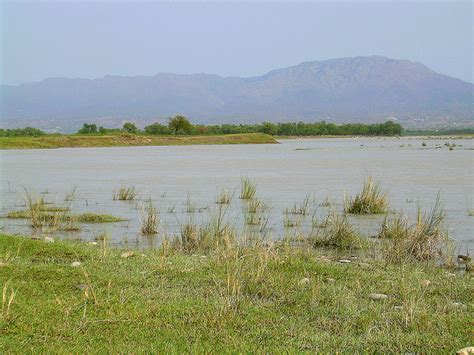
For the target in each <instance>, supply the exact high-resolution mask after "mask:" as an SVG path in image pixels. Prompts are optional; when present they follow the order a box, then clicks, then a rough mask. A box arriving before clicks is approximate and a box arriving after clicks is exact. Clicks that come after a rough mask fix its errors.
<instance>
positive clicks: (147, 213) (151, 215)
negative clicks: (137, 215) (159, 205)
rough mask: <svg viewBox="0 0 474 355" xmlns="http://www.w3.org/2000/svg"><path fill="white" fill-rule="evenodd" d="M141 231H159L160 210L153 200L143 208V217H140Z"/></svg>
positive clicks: (149, 232)
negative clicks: (158, 210)
mask: <svg viewBox="0 0 474 355" xmlns="http://www.w3.org/2000/svg"><path fill="white" fill-rule="evenodd" d="M140 222H141V226H140V232H141V233H142V234H147V235H149V234H156V233H157V231H158V224H159V218H158V212H157V210H156V208H155V206H154V205H153V203H152V202H151V201H149V202H148V204H147V206H146V207H144V208H143V211H142V217H141V219H140Z"/></svg>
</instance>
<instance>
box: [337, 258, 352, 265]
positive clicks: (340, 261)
mask: <svg viewBox="0 0 474 355" xmlns="http://www.w3.org/2000/svg"><path fill="white" fill-rule="evenodd" d="M351 262H352V261H350V260H349V259H341V260H339V263H341V264H349V263H351Z"/></svg>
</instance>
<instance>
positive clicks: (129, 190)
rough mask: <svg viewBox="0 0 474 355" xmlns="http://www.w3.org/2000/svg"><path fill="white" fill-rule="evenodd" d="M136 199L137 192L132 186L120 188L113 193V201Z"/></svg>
mask: <svg viewBox="0 0 474 355" xmlns="http://www.w3.org/2000/svg"><path fill="white" fill-rule="evenodd" d="M135 197H137V192H136V191H135V187H133V186H121V187H119V188H118V189H117V190H116V191H115V192H114V196H113V199H114V201H115V200H119V201H132V200H134V199H135Z"/></svg>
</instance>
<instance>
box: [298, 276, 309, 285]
mask: <svg viewBox="0 0 474 355" xmlns="http://www.w3.org/2000/svg"><path fill="white" fill-rule="evenodd" d="M307 284H309V278H307V277H304V278H302V279H301V280H300V281H299V282H298V285H307Z"/></svg>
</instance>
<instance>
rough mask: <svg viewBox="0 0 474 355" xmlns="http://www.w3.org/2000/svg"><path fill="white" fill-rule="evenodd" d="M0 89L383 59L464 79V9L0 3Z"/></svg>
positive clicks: (468, 6)
mask: <svg viewBox="0 0 474 355" xmlns="http://www.w3.org/2000/svg"><path fill="white" fill-rule="evenodd" d="M0 2H1V4H2V5H1V10H2V30H1V31H2V39H1V40H2V41H1V42H2V43H1V50H2V53H1V59H2V63H1V65H2V69H3V70H2V75H1V76H2V78H1V82H2V83H4V84H18V83H21V82H29V81H37V80H41V79H44V78H47V77H58V76H63V77H83V78H96V77H102V76H104V75H107V74H116V75H153V74H156V73H158V72H175V73H201V72H205V73H214V74H220V75H225V76H229V75H231V76H254V75H261V74H264V73H266V72H268V71H269V70H272V69H275V68H280V67H286V66H290V65H295V64H298V63H300V62H303V61H312V60H324V59H329V58H337V57H350V56H358V55H374V54H377V55H384V56H387V57H392V58H403V59H410V60H415V61H419V62H422V63H423V64H425V65H427V66H428V67H430V68H431V69H433V70H435V71H438V72H441V73H444V74H448V75H451V76H454V77H458V78H461V79H464V80H466V81H471V82H473V76H472V73H473V63H472V49H473V48H472V32H473V24H472V16H473V13H472V11H473V10H472V3H471V2H470V1H468V2H462V3H461V2H456V1H446V2H426V1H424V2H420V1H418V2H403V3H401V2H398V3H397V2H385V1H383V2H375V1H372V2H361V1H353V2H347V1H346V2H320V1H319V2H318V1H316V2H313V3H294V2H292V3H289V2H286V3H285V2H280V3H269V2H262V1H260V2H257V3H255V2H254V3H244V2H229V1H220V2H212V3H211V2H199V1H193V2H187V3H183V2H180V3H156V2H132V1H129V2H123V1H122V2H118V1H112V0H109V1H103V2H83V1H77V0H76V1H72V0H70V1H55V2H39V1H35V2H5V1H3V0H0Z"/></svg>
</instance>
